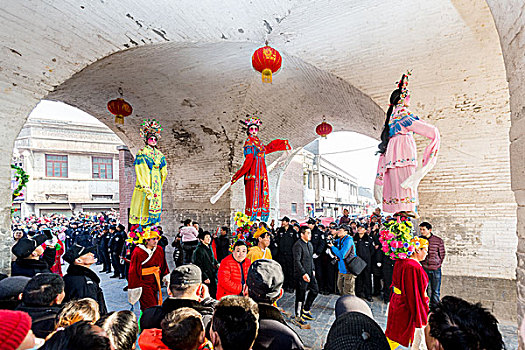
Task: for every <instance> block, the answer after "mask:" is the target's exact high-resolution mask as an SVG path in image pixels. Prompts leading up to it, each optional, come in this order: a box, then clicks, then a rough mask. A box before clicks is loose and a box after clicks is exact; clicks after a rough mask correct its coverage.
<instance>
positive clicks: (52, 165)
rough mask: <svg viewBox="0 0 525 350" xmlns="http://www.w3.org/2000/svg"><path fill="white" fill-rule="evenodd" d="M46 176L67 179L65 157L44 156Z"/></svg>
mask: <svg viewBox="0 0 525 350" xmlns="http://www.w3.org/2000/svg"><path fill="white" fill-rule="evenodd" d="M46 176H48V177H67V156H59V155H55V154H46Z"/></svg>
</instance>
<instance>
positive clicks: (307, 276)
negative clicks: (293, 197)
mask: <svg viewBox="0 0 525 350" xmlns="http://www.w3.org/2000/svg"><path fill="white" fill-rule="evenodd" d="M300 233H301V238H300V239H299V240H298V241H297V242H296V243H295V244H294V245H293V248H292V251H293V262H294V273H295V283H296V285H295V286H296V290H295V317H294V318H293V320H292V321H293V323H294V324H296V325H297V326H299V327H301V328H308V327H307V324H306V320H314V318H313V316H312V314H311V313H310V308H311V307H312V304H313V302H314V300H315V298H316V297H317V295H318V294H319V287H318V286H317V280H316V279H315V272H314V271H315V268H314V258H313V255H314V248H313V246H312V244H311V243H310V238H311V236H312V232H311V231H310V228H308V227H306V226H303V227H301V231H300ZM307 290H308V297H306V291H307ZM305 297H306V301H305ZM303 303H304V305H303Z"/></svg>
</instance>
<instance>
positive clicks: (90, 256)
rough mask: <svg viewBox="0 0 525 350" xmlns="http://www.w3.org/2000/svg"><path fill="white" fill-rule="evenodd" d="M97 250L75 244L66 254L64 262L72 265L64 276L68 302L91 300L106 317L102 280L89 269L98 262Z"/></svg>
mask: <svg viewBox="0 0 525 350" xmlns="http://www.w3.org/2000/svg"><path fill="white" fill-rule="evenodd" d="M95 249H96V248H95V246H92V247H89V248H86V247H83V246H80V245H78V244H73V245H72V246H71V247H70V248H69V250H68V251H67V252H66V253H65V254H64V260H65V261H67V262H68V263H69V264H70V265H69V267H68V268H67V274H66V275H65V276H64V283H65V292H66V301H70V300H75V299H82V298H91V299H93V300H95V301H96V302H97V303H98V306H99V311H100V315H105V314H107V312H108V309H107V308H106V301H105V299H104V293H103V292H102V288H100V278H99V277H98V276H97V274H96V273H95V272H94V271H93V270H91V269H90V268H89V267H90V266H91V265H93V264H94V263H95V262H96V260H95V253H94V252H95Z"/></svg>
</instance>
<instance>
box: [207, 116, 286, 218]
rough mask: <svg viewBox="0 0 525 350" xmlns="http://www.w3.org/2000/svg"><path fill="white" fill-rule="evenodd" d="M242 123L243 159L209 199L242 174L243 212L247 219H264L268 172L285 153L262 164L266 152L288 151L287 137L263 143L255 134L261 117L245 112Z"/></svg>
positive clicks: (268, 209)
mask: <svg viewBox="0 0 525 350" xmlns="http://www.w3.org/2000/svg"><path fill="white" fill-rule="evenodd" d="M242 123H243V124H244V125H245V126H246V128H247V130H246V133H247V134H248V138H247V139H246V141H245V142H244V163H243V165H242V167H241V168H240V169H239V170H238V171H237V172H236V173H235V175H233V177H232V179H231V181H230V182H229V183H227V184H225V185H224V186H223V187H222V188H221V189H220V190H219V192H217V194H216V195H215V196H213V197H212V198H211V199H210V201H211V203H215V202H216V201H217V200H218V199H219V198H220V196H222V194H223V193H224V192H226V190H227V189H228V188H230V186H231V185H233V184H234V183H235V182H237V181H238V180H239V179H240V178H241V177H244V191H245V199H246V207H245V214H246V215H247V216H248V217H249V218H250V221H255V220H256V219H258V218H260V220H261V221H268V217H269V215H270V196H269V194H270V189H269V185H268V172H269V171H271V170H272V169H273V166H274V165H275V164H281V163H282V162H284V160H285V159H286V158H287V157H288V153H285V154H283V155H282V156H281V158H280V159H278V160H277V161H276V162H274V163H273V164H272V165H271V166H270V167H269V168H268V169H267V168H266V155H267V154H270V153H273V152H277V151H288V150H291V149H292V147H291V146H290V144H289V143H288V140H273V141H272V142H270V143H269V144H267V145H266V146H265V145H264V144H263V143H262V142H261V140H259V137H258V133H259V127H260V126H261V125H262V121H261V119H260V118H259V117H258V116H256V115H253V116H247V119H246V120H244V121H242Z"/></svg>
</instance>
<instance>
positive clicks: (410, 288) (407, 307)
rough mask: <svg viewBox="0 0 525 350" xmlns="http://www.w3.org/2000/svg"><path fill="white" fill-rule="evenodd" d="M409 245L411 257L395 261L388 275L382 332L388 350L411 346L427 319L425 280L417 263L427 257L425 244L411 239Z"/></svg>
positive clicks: (427, 300)
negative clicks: (411, 248) (390, 292)
mask: <svg viewBox="0 0 525 350" xmlns="http://www.w3.org/2000/svg"><path fill="white" fill-rule="evenodd" d="M410 243H411V244H414V246H415V249H414V253H413V254H411V255H410V256H409V257H407V258H406V259H399V260H397V261H396V263H395V265H394V273H393V275H392V285H391V287H390V288H391V289H392V296H391V297H390V304H389V306H388V319H387V324H386V332H385V335H386V337H387V339H388V342H389V344H390V348H391V349H397V348H398V347H399V345H402V346H405V347H408V346H409V345H410V344H412V343H414V333H415V331H416V329H420V330H421V329H422V328H423V327H424V326H425V325H426V324H427V319H428V310H429V307H428V305H429V298H428V296H427V294H426V289H427V286H428V276H427V274H426V273H425V270H423V267H422V266H421V263H420V261H423V260H424V259H425V258H426V256H427V254H428V241H427V240H426V239H424V238H420V237H414V238H412V240H411V242H410ZM419 334H422V332H421V333H419ZM420 340H421V339H418V342H419V341H420ZM422 341H424V338H423V339H422ZM417 348H418V349H419V346H418V347H417Z"/></svg>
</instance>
